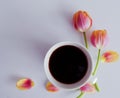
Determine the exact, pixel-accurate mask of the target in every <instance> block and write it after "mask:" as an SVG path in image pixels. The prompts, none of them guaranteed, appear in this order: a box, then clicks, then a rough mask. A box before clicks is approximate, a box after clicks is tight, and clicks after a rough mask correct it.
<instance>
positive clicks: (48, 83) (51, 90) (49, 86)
mask: <svg viewBox="0 0 120 98" xmlns="http://www.w3.org/2000/svg"><path fill="white" fill-rule="evenodd" d="M46 89H47V91H49V92H57V91H59V89H58V88H57V87H55V86H54V85H53V84H52V83H51V82H47V84H46Z"/></svg>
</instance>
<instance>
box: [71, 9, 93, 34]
mask: <svg viewBox="0 0 120 98" xmlns="http://www.w3.org/2000/svg"><path fill="white" fill-rule="evenodd" d="M73 22H74V27H75V28H76V29H77V30H78V31H80V32H86V31H87V30H89V29H90V27H91V26H92V19H91V17H90V16H89V15H88V13H87V12H86V11H78V12H76V13H75V14H74V16H73Z"/></svg>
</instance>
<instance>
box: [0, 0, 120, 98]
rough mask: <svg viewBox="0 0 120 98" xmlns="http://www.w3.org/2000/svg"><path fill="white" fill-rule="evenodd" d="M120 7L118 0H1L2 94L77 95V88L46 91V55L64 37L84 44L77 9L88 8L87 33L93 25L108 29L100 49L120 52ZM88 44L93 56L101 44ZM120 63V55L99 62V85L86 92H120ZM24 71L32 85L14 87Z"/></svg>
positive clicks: (93, 97) (3, 97) (111, 97)
mask: <svg viewBox="0 0 120 98" xmlns="http://www.w3.org/2000/svg"><path fill="white" fill-rule="evenodd" d="M119 9H120V1H119V0H0V98H76V96H77V95H79V91H60V92H57V93H49V92H47V91H46V89H45V84H46V82H47V81H48V80H47V77H46V75H45V72H44V64H43V62H44V56H45V54H46V52H47V51H48V49H49V48H50V47H51V46H52V45H54V44H55V43H58V42H61V41H74V42H77V43H80V44H84V42H83V37H82V34H80V33H78V32H77V31H76V30H75V28H74V27H73V24H72V17H73V14H74V13H75V12H76V11H78V10H86V11H87V12H88V13H89V14H90V16H91V17H92V19H93V26H92V28H91V30H90V31H89V32H88V33H87V35H90V33H91V31H93V30H94V29H106V30H107V31H108V34H109V38H110V41H109V44H108V46H107V47H106V48H104V49H103V51H102V52H104V51H106V50H110V49H111V50H115V51H117V52H118V53H120V45H119V39H120V38H119V36H120V30H119V29H120V12H119ZM88 37H89V36H88ZM89 45H90V48H89V51H90V52H91V54H92V57H93V60H94V62H95V60H96V56H97V55H96V54H97V49H95V48H93V47H92V46H91V44H90V43H89ZM119 69H120V61H118V62H115V63H111V64H105V63H100V67H99V70H98V73H97V77H98V83H99V86H100V88H101V91H100V92H99V93H95V94H86V95H85V96H84V98H119V97H120V95H119V90H120V85H119V83H120V77H119V75H120V70H119ZM24 77H27V78H31V79H33V80H34V82H35V86H34V87H33V88H32V89H30V90H28V91H20V90H18V89H17V88H16V81H17V80H18V79H20V78H24Z"/></svg>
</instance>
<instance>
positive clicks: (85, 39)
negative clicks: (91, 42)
mask: <svg viewBox="0 0 120 98" xmlns="http://www.w3.org/2000/svg"><path fill="white" fill-rule="evenodd" d="M83 35H84V42H85V46H86V48H88V43H87V37H86V33H85V32H83Z"/></svg>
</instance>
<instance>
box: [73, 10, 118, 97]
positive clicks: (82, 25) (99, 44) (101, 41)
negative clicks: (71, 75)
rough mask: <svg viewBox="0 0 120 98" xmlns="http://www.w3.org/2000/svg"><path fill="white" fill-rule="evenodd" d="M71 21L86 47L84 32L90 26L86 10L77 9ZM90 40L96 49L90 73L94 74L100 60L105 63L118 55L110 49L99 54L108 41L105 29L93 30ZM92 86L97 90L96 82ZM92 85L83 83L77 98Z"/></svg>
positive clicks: (112, 60) (115, 58)
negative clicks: (82, 37) (93, 64)
mask: <svg viewBox="0 0 120 98" xmlns="http://www.w3.org/2000/svg"><path fill="white" fill-rule="evenodd" d="M73 23H74V27H75V29H76V30H77V31H79V32H81V33H83V35H84V41H85V46H86V48H88V43H87V38H86V32H87V31H88V30H89V29H90V28H91V27H92V19H91V17H90V16H89V14H88V13H87V12H86V11H78V12H76V13H75V14H74V15H73ZM90 41H91V44H92V45H93V46H94V47H96V48H97V49H98V56H97V61H96V65H95V68H94V70H93V73H92V75H93V76H94V75H95V74H96V72H97V70H98V65H99V61H100V60H101V61H102V62H107V63H109V62H114V61H116V60H117V59H118V57H119V55H118V53H117V52H115V51H112V50H110V51H106V52H105V53H103V55H102V56H101V49H102V48H104V47H105V46H106V45H107V43H108V34H107V31H106V30H94V31H93V32H92V34H91V37H90ZM94 86H95V88H96V90H97V91H99V87H98V84H97V83H95V85H94ZM94 86H93V85H92V84H89V83H87V84H85V85H84V86H83V87H81V88H80V90H81V94H80V95H79V96H78V97H77V98H81V97H82V96H83V94H84V92H86V91H87V89H89V88H93V87H94ZM83 88H85V89H84V91H83ZM91 91H92V90H91Z"/></svg>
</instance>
